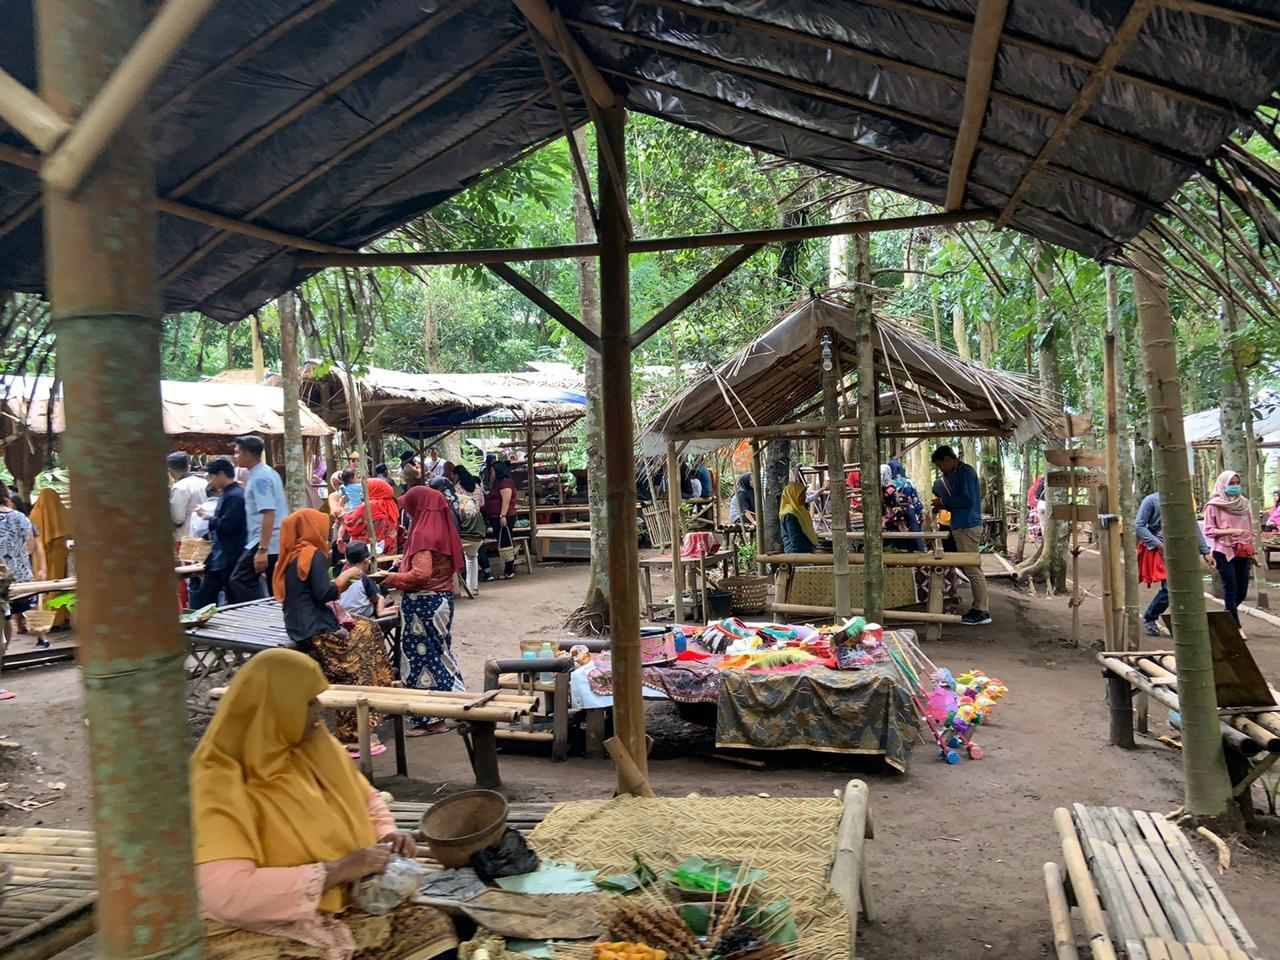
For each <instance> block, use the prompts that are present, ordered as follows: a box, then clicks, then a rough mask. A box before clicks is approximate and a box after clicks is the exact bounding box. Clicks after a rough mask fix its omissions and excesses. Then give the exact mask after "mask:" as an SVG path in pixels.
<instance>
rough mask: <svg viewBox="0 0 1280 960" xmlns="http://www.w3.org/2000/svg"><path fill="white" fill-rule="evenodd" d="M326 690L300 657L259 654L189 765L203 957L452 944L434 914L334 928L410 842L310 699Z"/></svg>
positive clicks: (410, 950)
mask: <svg viewBox="0 0 1280 960" xmlns="http://www.w3.org/2000/svg"><path fill="white" fill-rule="evenodd" d="M327 686H328V683H327V681H326V680H325V678H324V674H323V673H322V672H321V671H320V667H319V666H317V665H316V663H315V661H313V660H312V659H311V658H310V657H307V656H306V655H305V654H301V653H298V652H297V651H293V650H267V651H264V652H262V653H259V654H257V655H256V656H254V657H253V658H252V659H251V660H250V661H249V662H248V663H247V664H246V665H245V666H244V667H243V668H242V669H241V670H240V672H239V673H237V674H236V676H235V678H234V679H233V680H232V681H231V686H230V687H229V688H228V690H227V694H226V696H225V697H224V698H223V700H222V703H221V704H220V705H219V706H218V712H217V714H216V715H215V716H214V718H213V722H212V723H211V724H210V725H209V729H208V730H207V731H206V732H205V735H204V737H203V738H201V740H200V745H199V746H198V747H197V748H196V751H195V754H194V755H193V756H192V758H191V792H192V808H193V809H192V822H193V824H194V828H195V845H196V846H195V860H196V864H197V867H196V884H197V886H198V889H199V897H200V906H201V909H202V911H203V913H204V916H205V918H206V920H207V921H211V922H210V923H209V924H208V929H207V931H206V944H205V955H206V957H209V958H217V960H238V958H247V957H250V956H252V957H254V958H262V957H274V958H278V960H292V958H299V960H302V958H313V960H351V958H352V957H353V956H354V955H355V954H356V952H357V951H359V952H361V953H362V954H368V955H369V956H373V957H378V958H380V960H427V958H429V957H434V956H437V955H438V954H441V953H444V952H445V951H447V950H451V949H453V948H454V947H456V945H457V939H456V937H455V936H454V932H453V926H452V924H451V923H450V921H449V920H448V919H447V918H446V917H445V916H444V915H443V914H441V913H440V912H439V911H436V910H432V909H431V908H429V907H418V906H406V907H401V908H400V909H399V910H396V911H393V912H392V913H390V914H388V915H386V916H383V917H370V916H367V915H365V914H361V913H354V912H348V913H346V914H345V915H344V916H343V919H342V920H339V919H338V915H339V914H344V911H346V887H347V884H349V883H352V882H354V881H356V880H360V879H362V878H363V877H366V876H370V875H373V874H378V873H382V872H383V871H385V870H386V866H387V862H388V859H389V857H390V854H391V853H392V852H395V853H400V854H403V855H405V856H413V854H414V852H415V845H414V842H413V839H412V837H411V836H410V835H409V834H406V833H400V832H398V831H396V829H395V818H394V817H393V816H392V815H391V812H390V811H389V810H388V809H387V806H386V804H385V803H383V801H382V798H381V796H380V795H379V794H378V792H377V791H376V790H374V789H373V788H372V787H370V786H369V783H368V781H367V780H365V779H364V777H362V776H361V775H360V773H359V772H358V771H357V770H356V768H355V765H354V764H353V763H352V762H351V759H350V758H349V757H348V756H347V754H346V751H344V750H343V749H342V746H341V745H340V744H339V743H338V741H337V740H335V739H334V738H333V737H332V736H331V735H330V734H329V732H328V731H327V730H326V729H325V728H324V726H323V724H322V723H321V720H320V705H319V702H318V701H317V699H316V697H317V696H318V695H319V694H320V693H321V692H322V691H323V690H324V689H325V688H326V687H327ZM344 921H345V922H344Z"/></svg>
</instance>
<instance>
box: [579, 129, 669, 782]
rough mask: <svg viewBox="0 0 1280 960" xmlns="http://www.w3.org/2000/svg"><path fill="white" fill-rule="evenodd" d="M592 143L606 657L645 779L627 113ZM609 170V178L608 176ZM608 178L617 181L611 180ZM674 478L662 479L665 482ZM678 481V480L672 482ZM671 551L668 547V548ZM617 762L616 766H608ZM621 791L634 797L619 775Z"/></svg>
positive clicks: (623, 729)
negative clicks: (604, 526) (606, 559)
mask: <svg viewBox="0 0 1280 960" xmlns="http://www.w3.org/2000/svg"><path fill="white" fill-rule="evenodd" d="M602 120H603V123H604V129H602V130H601V131H600V132H601V134H603V135H602V136H597V138H596V182H597V184H598V185H599V191H600V197H599V202H600V233H599V237H600V360H601V366H602V374H603V376H602V380H603V382H602V385H601V386H602V395H603V407H604V417H605V422H604V451H605V476H604V480H605V483H606V487H607V494H606V496H607V502H606V516H607V517H608V531H609V633H610V652H611V653H612V655H613V686H614V693H613V717H614V730H615V731H616V735H617V739H618V740H619V742H620V743H621V745H622V746H623V747H624V748H625V749H626V752H627V753H628V754H629V755H630V756H631V758H632V759H633V760H634V762H635V765H636V768H637V770H638V772H639V774H640V778H641V780H642V781H643V780H645V779H646V778H647V775H648V753H647V746H646V740H645V729H644V726H645V724H644V697H643V693H642V689H641V687H642V684H641V669H642V668H641V663H640V597H639V589H640V574H639V563H638V559H637V543H636V473H635V440H634V435H635V430H634V426H633V424H632V402H633V400H632V392H631V347H630V336H631V305H630V298H631V274H630V264H629V262H628V258H627V223H628V220H627V212H626V209H625V208H624V207H623V203H624V201H625V197H626V182H625V177H626V169H627V158H626V149H625V146H626V138H625V134H626V122H627V120H626V111H625V110H624V109H623V108H622V107H610V108H608V109H605V110H604V111H603V117H602ZM615 171H616V173H615ZM615 177H619V178H621V179H622V182H613V181H614V178H615ZM672 479H673V478H670V477H669V478H668V482H671V481H672ZM677 482H678V479H677ZM675 549H676V547H675V545H674V544H673V545H672V550H675ZM615 763H616V760H615ZM622 773H623V771H622V768H621V766H619V781H618V786H619V789H620V790H623V791H626V792H629V793H634V792H635V790H634V789H633V787H635V783H634V781H631V780H630V778H628V777H625V776H623V775H622Z"/></svg>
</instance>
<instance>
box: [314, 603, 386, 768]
mask: <svg viewBox="0 0 1280 960" xmlns="http://www.w3.org/2000/svg"><path fill="white" fill-rule="evenodd" d="M309 644H310V647H311V650H310V651H309V652H310V653H311V656H313V657H314V658H315V660H316V662H317V663H318V664H320V669H321V670H323V671H324V676H325V679H326V680H328V681H329V682H330V683H341V684H349V685H353V686H358V687H389V686H391V683H392V681H393V680H394V679H395V678H394V677H393V676H392V674H391V662H390V661H389V660H388V659H387V647H386V643H385V641H384V640H383V636H382V628H381V627H379V626H378V625H377V624H376V623H374V622H373V621H372V620H363V619H357V620H356V622H355V624H354V625H353V626H352V627H351V629H350V630H348V631H346V634H345V636H344V635H343V633H342V632H330V633H321V634H317V635H316V636H314V637H312V638H311V639H310V641H309ZM381 722H382V716H381V714H376V713H370V714H369V726H370V727H376V726H377V725H378V724H380V723H381ZM333 726H334V730H335V731H336V732H337V735H338V739H339V740H341V741H342V742H343V743H346V744H350V743H355V742H357V740H358V739H359V731H358V729H357V727H356V712H355V711H354V710H335V711H334V714H333Z"/></svg>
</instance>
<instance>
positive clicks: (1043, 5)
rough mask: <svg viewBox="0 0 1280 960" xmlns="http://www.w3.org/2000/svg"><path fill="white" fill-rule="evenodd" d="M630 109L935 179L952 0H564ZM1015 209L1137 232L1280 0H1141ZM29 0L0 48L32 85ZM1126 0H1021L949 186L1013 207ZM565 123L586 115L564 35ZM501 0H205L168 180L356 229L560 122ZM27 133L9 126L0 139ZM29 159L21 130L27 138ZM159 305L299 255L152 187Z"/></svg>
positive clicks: (277, 212) (275, 269)
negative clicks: (1136, 25)
mask: <svg viewBox="0 0 1280 960" xmlns="http://www.w3.org/2000/svg"><path fill="white" fill-rule="evenodd" d="M556 6H557V8H558V10H559V11H560V12H561V13H562V14H563V16H564V19H565V20H566V21H567V23H568V25H569V29H570V31H571V32H572V34H573V36H574V37H575V38H576V40H577V41H578V42H579V43H580V44H581V46H582V48H583V49H584V50H585V51H586V53H587V54H588V56H589V58H590V59H591V61H592V62H593V63H594V64H595V66H596V67H597V68H598V69H599V71H600V72H601V73H602V74H603V75H604V77H605V79H606V80H607V81H608V82H609V83H610V84H611V85H612V86H613V87H614V89H615V90H616V91H617V92H618V93H620V94H622V95H623V98H624V102H625V104H626V106H627V107H628V108H630V109H632V110H636V111H640V112H644V113H649V114H653V115H656V116H659V117H662V118H664V119H667V120H670V121H673V122H675V123H679V124H682V125H685V126H687V127H690V128H693V129H696V130H700V131H703V132H706V133H709V134H712V135H715V136H719V137H723V138H726V139H729V140H732V141H734V142H737V143H741V144H745V145H748V146H753V147H758V148H760V149H762V150H765V151H767V152H770V153H773V154H777V155H779V156H783V157H787V158H789V159H791V160H795V161H799V162H803V163H807V164H811V165H813V166H815V167H818V168H821V169H824V170H827V171H831V172H835V173H838V174H842V175H845V176H848V177H851V178H854V179H856V180H860V181H864V182H867V183H871V184H875V185H878V186H881V187H886V188H890V189H893V190H897V191H900V192H902V193H904V194H908V195H910V196H913V197H917V198H920V199H922V200H926V201H929V202H933V203H941V202H942V200H943V197H944V195H945V193H946V185H947V173H948V167H949V164H950V159H951V155H952V152H953V147H954V144H955V134H956V131H957V128H958V126H959V124H960V121H961V112H962V108H963V103H964V92H965V91H964V88H965V79H964V78H965V75H966V69H967V64H968V60H969V44H970V38H971V27H972V21H973V10H972V8H973V7H974V3H972V2H965V0H865V2H859V3H854V2H847V0H736V2H735V0H611V2H604V0H560V2H559V3H558V4H557V5H556ZM1151 6H1152V9H1151V12H1150V13H1149V14H1148V15H1147V16H1146V18H1145V20H1144V21H1143V22H1142V26H1141V28H1140V29H1139V30H1138V31H1137V33H1136V35H1135V37H1134V39H1133V40H1132V42H1131V43H1130V44H1129V45H1128V47H1127V48H1126V50H1125V52H1124V54H1123V55H1122V56H1120V57H1119V59H1118V61H1117V64H1116V67H1115V69H1114V70H1113V71H1112V73H1111V74H1110V75H1109V76H1108V78H1107V79H1106V80H1105V82H1103V83H1102V85H1101V88H1100V90H1099V91H1098V95H1097V97H1096V99H1094V100H1093V102H1092V104H1091V105H1090V106H1089V107H1088V109H1087V110H1085V111H1084V113H1083V115H1082V116H1081V118H1080V119H1079V122H1077V123H1075V124H1074V125H1072V126H1071V127H1070V133H1069V134H1068V135H1067V136H1066V137H1065V139H1064V141H1063V143H1062V145H1061V148H1060V149H1058V150H1057V151H1056V153H1055V154H1054V155H1053V157H1052V159H1051V161H1050V162H1048V163H1047V164H1042V171H1041V172H1040V173H1039V174H1038V175H1037V176H1036V177H1035V178H1034V179H1033V182H1032V184H1031V185H1030V187H1029V188H1028V189H1026V190H1025V197H1024V199H1023V200H1022V203H1021V205H1020V206H1019V207H1018V208H1017V211H1016V213H1015V214H1014V216H1013V217H1012V219H1011V221H1010V225H1011V226H1013V227H1015V228H1017V229H1019V230H1023V231H1026V232H1028V233H1031V234H1034V235H1036V236H1039V237H1041V238H1043V239H1045V240H1048V241H1051V242H1053V243H1057V244H1061V245H1063V246H1066V247H1070V248H1073V249H1075V250H1078V251H1080V252H1082V253H1085V254H1087V255H1090V256H1105V255H1107V254H1109V253H1112V252H1114V251H1115V250H1116V248H1117V245H1118V244H1121V243H1124V242H1125V241H1127V240H1129V239H1131V238H1132V237H1133V236H1134V235H1135V234H1136V233H1137V232H1139V231H1140V230H1141V229H1142V227H1143V226H1144V225H1145V224H1146V223H1147V221H1148V220H1149V219H1150V217H1151V216H1152V215H1153V214H1154V212H1155V211H1156V210H1157V209H1158V208H1159V206H1160V205H1161V204H1163V203H1164V202H1165V201H1166V200H1168V198H1169V197H1170V195H1171V194H1172V193H1173V192H1174V190H1175V189H1176V188H1177V187H1178V186H1179V185H1180V184H1181V183H1182V182H1183V181H1184V180H1186V179H1187V177H1189V176H1190V175H1191V174H1192V173H1193V172H1195V170H1196V169H1197V168H1198V167H1199V166H1200V165H1202V164H1203V162H1204V161H1205V160H1206V159H1208V158H1209V157H1211V156H1212V155H1213V154H1214V153H1215V152H1216V151H1217V150H1218V148H1219V147H1220V146H1221V144H1222V143H1223V141H1224V140H1225V139H1226V138H1227V136H1228V135H1229V134H1230V133H1231V132H1232V131H1233V130H1234V129H1235V128H1237V127H1238V126H1240V125H1241V124H1242V123H1245V122H1247V120H1248V118H1249V117H1250V116H1251V114H1252V112H1253V111H1254V109H1255V108H1256V107H1257V106H1258V105H1259V104H1260V103H1261V102H1262V101H1264V100H1265V99H1266V98H1267V97H1268V96H1270V95H1271V94H1272V92H1273V91H1274V90H1275V89H1276V88H1277V86H1278V85H1280V17H1278V16H1277V14H1276V12H1275V9H1274V4H1273V3H1271V2H1269V0H1233V2H1232V3H1231V4H1229V5H1223V4H1207V3H1194V2H1191V0H1156V2H1154V3H1152V4H1151ZM31 8H32V0H0V28H3V30H4V35H5V43H4V45H3V47H2V48H0V67H3V68H4V69H5V70H7V71H9V72H10V73H12V74H13V75H14V76H15V77H17V79H19V80H20V81H21V82H23V83H26V84H28V85H30V86H32V87H35V86H36V77H35V67H34V63H33V50H34V41H33V38H32V22H31V16H32V15H31ZM1129 9H1130V3H1128V2H1106V0H1010V3H1009V8H1008V14H1007V17H1006V19H1005V24H1004V34H1003V36H1002V41H1001V44H1000V46H999V50H998V57H997V61H996V66H995V74H994V82H993V86H992V94H991V98H990V101H989V103H988V108H987V112H986V118H985V122H984V124H983V126H982V130H981V137H980V140H979V143H978V147H977V151H976V154H975V156H974V162H973V165H972V169H971V172H970V177H969V181H968V189H967V191H966V194H965V198H964V205H965V206H966V207H994V208H997V209H999V208H1003V207H1004V206H1005V205H1006V204H1007V203H1008V201H1009V199H1010V197H1011V196H1012V195H1013V194H1014V193H1015V191H1016V190H1017V189H1018V185H1019V183H1020V182H1021V181H1022V180H1023V178H1024V176H1025V175H1026V174H1027V171H1028V170H1029V169H1030V168H1031V166H1032V162H1033V160H1034V158H1035V157H1036V156H1037V154H1039V153H1040V151H1041V149H1042V148H1043V147H1044V146H1045V144H1046V143H1047V142H1048V141H1049V138H1050V137H1051V135H1052V134H1053V131H1054V130H1055V128H1056V127H1057V125H1058V123H1059V121H1060V120H1061V119H1062V117H1063V116H1064V115H1066V114H1068V113H1069V112H1070V111H1071V109H1072V105H1073V103H1074V102H1075V101H1076V96H1077V93H1078V92H1079V91H1080V90H1081V88H1082V87H1084V86H1085V84H1086V82H1087V81H1088V79H1089V77H1090V73H1091V67H1092V64H1093V63H1095V62H1096V61H1097V60H1098V58H1100V57H1102V56H1103V55H1104V53H1105V52H1106V50H1107V47H1108V44H1109V42H1110V41H1111V39H1112V38H1113V36H1114V35H1115V33H1116V30H1117V27H1118V26H1119V25H1120V23H1121V22H1122V21H1123V20H1124V19H1125V16H1126V14H1127V13H1128V12H1129ZM552 59H553V64H554V69H555V70H556V71H558V75H557V82H558V84H559V85H560V86H561V88H562V90H563V93H564V97H565V99H566V102H567V106H568V111H569V114H570V116H571V119H572V121H573V122H574V123H581V122H583V121H585V120H586V118H587V111H586V106H585V103H584V101H583V99H582V96H581V94H580V92H579V91H578V89H577V86H576V84H575V83H574V81H573V80H572V78H571V76H570V74H569V71H568V70H567V69H566V67H565V66H564V64H563V63H562V62H561V61H560V60H559V59H558V58H556V57H554V56H553V58H552ZM549 92H550V87H549V84H548V83H547V81H546V77H545V75H544V73H543V71H542V68H541V66H540V64H539V61H538V57H537V55H536V51H535V49H534V46H533V44H532V42H531V40H530V38H529V27H528V25H527V24H526V22H525V21H524V19H523V17H522V15H521V14H520V13H519V11H518V10H517V9H516V7H515V6H514V5H513V4H512V3H511V0H445V2H441V0H377V2H372V0H220V2H219V3H218V4H216V5H215V6H214V9H213V12H212V13H211V14H210V15H209V17H208V18H207V20H206V21H205V22H204V23H203V24H202V25H201V26H200V27H198V28H197V29H196V31H195V33H194V34H193V35H192V37H191V39H190V40H189V41H188V42H187V44H186V46H185V47H184V48H183V50H182V51H181V53H180V54H179V56H178V57H177V59H176V60H175V61H174V63H173V64H171V65H170V67H169V68H168V70H166V72H165V73H164V75H163V76H162V78H161V80H160V81H159V82H158V83H157V84H156V86H155V89H154V90H153V95H152V98H151V104H152V111H153V115H154V117H155V121H154V139H155V148H156V171H157V189H158V192H159V195H160V196H161V197H163V198H165V199H167V200H171V201H178V202H181V203H183V204H187V205H190V206H193V207H197V208H201V209H204V210H208V211H213V212H216V213H217V214H220V215H223V216H227V217H232V218H235V219H242V220H247V221H251V222H253V223H255V224H258V225H261V226H265V227H270V228H273V229H275V230H279V231H283V232H286V233H289V234H292V235H294V236H297V237H306V238H309V239H312V240H317V241H323V242H325V243H328V244H333V245H336V246H341V247H350V248H357V247H359V246H360V245H361V244H364V243H367V242H369V241H370V240H372V239H374V238H375V237H377V236H379V235H380V234H382V233H385V232H386V231H388V230H390V229H392V228H393V227H395V226H397V225H399V224H401V223H404V222H405V221H407V220H409V219H411V218H413V217H414V216H416V215H418V214H421V213H422V212H423V211H425V210H428V209H430V208H431V207H433V206H435V205H436V204H438V203H440V202H442V201H444V200H446V199H447V198H449V197H450V196H453V195H454V194H455V193H457V192H458V191H460V190H463V189H465V188H466V187H467V185H468V184H470V183H472V182H474V181H475V180H476V178H477V177H479V176H480V175H481V174H482V173H484V172H485V171H486V170H490V169H492V168H494V167H495V166H498V165H502V164H505V163H508V162H510V161H512V160H513V159H514V158H516V157H518V156H519V155H520V154H521V153H522V151H525V150H527V149H528V148H531V147H533V146H535V145H538V144H540V143H543V142H545V141H547V140H548V139H551V138H554V137H556V136H557V135H559V133H560V132H561V127H560V124H559V122H558V119H557V116H556V112H555V108H554V103H553V101H552V100H551V97H550V94H549ZM4 147H8V148H10V149H8V151H7V153H8V154H9V155H10V158H11V160H12V159H13V157H12V154H13V153H14V151H13V150H12V148H14V147H17V148H23V149H26V150H28V151H30V147H29V145H27V144H25V142H24V141H22V139H21V137H20V136H19V135H17V134H16V133H14V132H13V131H11V130H7V129H6V130H4V131H3V132H0V149H3V148H4ZM19 159H20V158H19ZM0 169H3V172H4V176H3V177H0V289H18V290H26V291H40V290H42V289H43V283H44V279H43V262H42V257H41V249H42V248H41V229H40V226H41V217H40V214H39V209H38V205H37V203H36V202H35V201H37V200H38V195H39V190H38V183H37V177H36V174H35V173H34V172H32V171H30V170H25V169H22V168H21V167H20V166H14V165H12V163H0ZM159 219H160V238H159V260H160V263H159V271H160V274H161V276H162V278H163V279H164V305H165V308H166V309H167V310H171V311H174V310H192V309H195V310H202V311H204V312H205V313H207V314H209V315H211V316H214V317H217V318H219V319H222V320H234V319H237V318H239V317H241V316H243V315H244V314H245V313H247V312H248V311H250V310H252V309H254V308H256V307H257V306H259V305H261V304H262V303H264V302H266V301H268V300H270V299H272V298H274V297H275V296H277V295H278V294H279V293H281V292H283V291H284V290H285V289H288V288H289V287H290V286H291V285H293V284H295V283H297V282H298V281H299V280H300V279H301V275H300V273H299V271H298V270H297V267H296V263H295V258H294V254H295V253H296V251H292V250H287V249H285V248H283V247H281V246H278V245H276V244H274V243H270V242H266V241H263V240H257V239H249V238H246V237H243V236H238V235H232V234H226V233H223V232H221V231H220V230H218V229H217V228H214V227H210V226H206V225H204V224H201V223H197V222H193V221H192V220H190V219H182V218H178V217H175V216H172V215H169V214H161V215H160V218H159Z"/></svg>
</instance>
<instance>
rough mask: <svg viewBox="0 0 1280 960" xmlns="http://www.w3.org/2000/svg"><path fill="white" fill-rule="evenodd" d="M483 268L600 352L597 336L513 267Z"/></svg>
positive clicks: (489, 264)
mask: <svg viewBox="0 0 1280 960" xmlns="http://www.w3.org/2000/svg"><path fill="white" fill-rule="evenodd" d="M485 266H486V267H488V269H489V271H490V272H492V273H493V274H495V275H497V276H499V277H501V278H502V279H503V280H505V281H506V282H507V284H509V285H510V286H511V287H512V288H513V289H515V290H516V291H518V292H520V293H522V294H524V295H525V296H526V297H527V298H528V299H529V300H531V301H532V302H533V303H534V304H536V305H537V306H538V307H540V308H541V309H542V310H545V311H546V312H547V314H548V315H549V316H551V318H552V319H554V320H557V321H559V323H560V324H561V326H563V327H564V328H565V329H566V330H568V331H569V332H570V333H572V334H573V335H574V336H575V337H577V338H578V339H579V340H581V341H582V342H583V343H584V344H586V345H587V346H588V347H590V348H591V349H592V350H594V351H596V352H597V353H599V352H600V337H599V336H597V335H596V334H595V333H593V332H592V331H591V330H589V329H587V327H586V326H585V325H584V324H583V323H582V321H581V320H579V319H578V318H577V317H575V316H574V315H573V314H571V313H570V312H569V311H568V310H566V309H565V308H564V307H562V306H560V304H558V303H556V302H555V301H554V300H552V299H551V297H549V296H547V295H546V294H545V293H543V292H542V291H541V290H539V289H538V288H537V287H536V286H535V285H534V284H533V282H532V281H531V280H528V279H526V278H525V277H524V276H522V275H521V274H520V273H518V272H517V271H516V270H515V268H514V267H511V266H509V265H508V264H505V263H487V264H485Z"/></svg>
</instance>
